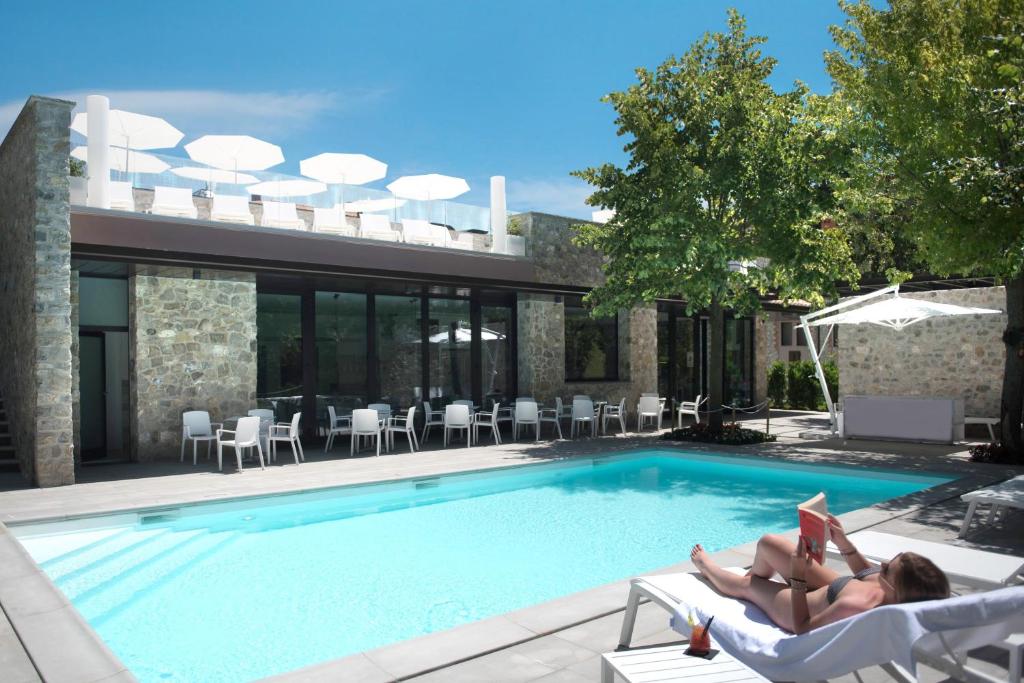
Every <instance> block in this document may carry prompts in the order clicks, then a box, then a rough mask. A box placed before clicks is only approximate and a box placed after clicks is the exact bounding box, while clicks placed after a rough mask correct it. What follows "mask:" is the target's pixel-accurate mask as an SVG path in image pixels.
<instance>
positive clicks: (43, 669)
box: [0, 442, 998, 683]
mask: <svg viewBox="0 0 1024 683" xmlns="http://www.w3.org/2000/svg"><path fill="white" fill-rule="evenodd" d="M637 448H644V449H645V450H690V451H697V452H701V453H709V454H716V453H717V454H719V455H723V456H729V455H732V456H746V457H766V458H767V459H769V460H777V461H783V462H792V455H793V454H787V453H751V452H745V451H744V450H742V449H739V448H736V447H733V448H732V449H730V450H728V451H725V450H723V449H720V448H699V447H698V448H694V445H692V444H676V443H671V442H669V443H655V444H650V445H646V446H638V445H637V444H629V445H626V444H623V447H622V448H621V449H613V450H610V451H604V452H600V453H596V454H588V455H582V454H579V455H566V456H560V457H550V458H537V459H536V460H535V461H533V462H530V461H526V462H523V461H516V462H512V463H500V464H497V465H495V466H493V467H481V468H473V469H469V470H456V471H451V472H444V473H441V474H439V475H437V476H445V475H454V474H466V473H471V472H486V471H496V470H502V469H507V468H515V467H522V466H528V465H530V464H540V463H548V462H558V461H566V460H573V459H580V460H583V459H592V458H594V457H605V456H609V455H622V454H624V453H625V452H626V451H628V450H634V449H637ZM815 456H816V457H814V458H813V462H817V463H818V464H832V465H833V466H842V464H841V463H835V462H832V463H829V462H828V454H827V453H823V454H815ZM912 457H913V456H912ZM915 459H917V458H915ZM808 464H812V463H808ZM947 467H950V463H949V462H940V463H936V469H934V470H931V471H933V472H936V473H938V472H940V471H943V470H944V469H945V468H947ZM882 469H892V470H896V471H901V472H912V470H910V469H908V468H905V467H899V466H897V465H888V466H882ZM972 469H973V468H972ZM946 471H947V472H948V473H949V474H951V476H954V477H955V478H953V479H951V480H950V481H948V482H945V483H943V484H939V485H937V486H933V487H929V488H927V489H924V491H923V492H915V493H911V494H906V495H904V496H900V497H897V498H894V499H890V500H889V501H886V503H889V504H892V503H893V502H894V501H901V500H902V499H904V498H908V497H911V496H919V495H920V494H922V493H924V494H925V495H923V496H922V499H921V500H919V501H917V502H914V503H913V504H910V505H905V506H902V507H896V508H894V509H889V510H886V509H881V508H880V506H881V505H882V503H876V504H874V505H871V506H868V507H866V508H860V509H858V510H853V511H850V512H847V513H844V514H842V515H840V516H839V517H840V519H843V521H844V522H846V521H847V520H851V519H852V521H853V524H849V525H848V526H849V531H850V532H851V533H852V532H854V531H859V530H861V529H864V528H869V527H872V526H875V525H877V524H881V523H882V522H885V521H888V520H890V519H894V518H897V517H901V516H903V515H906V514H909V513H911V512H914V511H917V510H920V509H922V508H924V507H927V506H929V505H933V504H935V503H938V502H941V501H944V500H948V499H950V498H952V497H954V496H957V495H960V494H961V493H964V492H966V491H970V490H974V489H975V488H977V487H979V486H982V485H985V484H987V483H989V482H990V481H992V480H994V479H996V478H998V475H997V474H995V473H994V472H993V473H992V475H991V476H983V475H982V474H980V473H976V472H970V471H968V472H962V474H963V476H956V474H958V473H956V472H953V471H952V470H946ZM419 478H422V475H417V476H413V477H395V478H390V479H377V480H373V481H363V482H355V483H351V484H346V485H337V484H335V485H331V486H323V487H311V488H303V489H296V490H288V491H281V492H278V493H275V494H259V495H250V496H230V495H228V496H224V497H222V498H217V499H204V500H201V501H190V502H185V503H181V504H180V505H179V506H185V505H198V504H202V503H215V502H226V501H240V500H246V499H251V498H262V497H267V496H271V495H273V496H280V495H291V494H296V493H300V492H303V491H322V490H328V489H338V488H346V487H351V486H363V485H367V484H371V483H395V482H399V481H403V480H414V479H419ZM167 507H168V506H167V505H166V504H164V505H152V506H141V507H140V506H136V507H132V508H117V509H112V510H108V511H103V512H93V513H89V514H79V515H52V516H49V517H44V518H30V519H24V520H18V521H17V522H16V523H15V525H21V524H32V523H41V522H46V521H62V520H68V519H75V518H82V517H90V516H100V515H111V514H121V513H138V512H140V511H145V510H147V509H148V510H157V509H166V508H167ZM858 516H859V517H861V518H862V519H858ZM795 531H796V529H793V530H790V531H788V532H785V533H787V534H793V533H795ZM753 546H754V543H746V544H741V545H738V546H733V547H730V548H727V549H724V550H721V551H718V552H716V553H714V554H713V555H712V557H716V558H724V559H725V561H726V562H728V563H730V564H735V563H736V558H737V555H741V556H744V557H745V558H749V559H752V557H753ZM0 558H2V559H5V560H7V562H0V609H2V610H3V611H4V612H5V614H6V615H7V617H8V620H9V621H10V623H11V626H12V627H13V629H14V631H15V633H16V635H17V636H18V638H19V640H20V641H21V644H22V647H23V648H24V649H25V652H26V654H27V655H28V656H29V658H30V660H31V662H32V665H33V666H34V667H35V669H36V671H37V673H39V675H40V677H41V678H42V679H43V680H50V679H54V680H65V677H60V676H57V677H54V676H53V674H52V673H48V672H52V671H57V672H60V671H62V670H66V669H67V668H68V667H69V660H72V659H73V661H74V664H73V666H74V670H75V672H76V674H78V675H76V676H75V677H74V678H73V680H76V681H83V682H88V683H91V682H92V681H100V680H104V681H117V680H124V681H135V680H137V679H136V678H135V676H134V675H133V674H132V673H131V671H130V670H128V668H127V667H126V666H125V665H124V663H123V662H121V660H120V659H119V658H118V657H117V656H116V655H115V654H114V653H113V651H111V650H110V648H109V647H108V646H107V644H106V643H105V642H104V641H103V640H102V638H100V636H99V634H98V633H97V632H96V631H95V630H94V629H93V628H92V626H91V625H90V624H89V623H88V622H87V621H86V620H85V618H84V617H83V616H82V615H81V614H80V613H79V612H78V610H77V609H76V608H75V607H74V606H73V605H72V604H71V603H70V601H68V599H67V598H66V597H65V596H64V594H63V593H62V592H61V591H60V589H58V588H57V587H56V585H54V584H53V582H52V581H51V580H50V578H49V577H48V576H47V575H46V574H45V572H44V571H43V570H42V569H41V568H40V567H39V565H38V564H37V563H36V562H35V561H34V560H33V559H32V558H31V556H30V555H28V552H27V550H25V548H24V546H22V545H21V543H20V542H19V541H18V539H17V538H16V537H15V535H14V534H13V533H11V531H10V529H9V528H8V526H7V524H5V523H4V522H3V521H0ZM686 570H692V565H691V564H690V563H689V562H684V563H681V564H676V565H670V566H668V567H664V568H661V569H656V570H653V571H651V572H647V574H652V575H653V574H664V573H671V572H677V571H686ZM629 581H630V579H623V580H620V581H615V582H612V583H610V584H603V585H601V586H597V587H594V588H591V589H588V590H585V591H579V592H576V593H571V594H569V595H565V596H561V597H559V598H555V599H554V600H549V601H546V602H542V603H539V604H536V605H531V606H528V607H525V608H521V609H519V610H514V611H512V612H507V613H504V614H500V615H495V616H492V617H488V618H486V619H482V620H479V621H475V622H470V623H468V624H463V625H460V626H457V627H455V628H452V629H446V630H444V631H438V632H436V633H431V634H426V635H423V636H419V637H416V638H411V639H406V640H403V641H399V642H397V643H392V644H390V645H386V646H382V647H379V648H374V649H371V650H366V651H363V652H360V653H355V654H352V655H346V656H344V657H341V658H337V659H332V660H327V661H324V662H318V663H315V664H311V665H309V666H306V667H302V668H299V669H295V670H292V671H288V672H284V673H281V674H275V675H272V676H270V677H267V678H265V679H262V680H274V681H298V680H305V679H307V678H308V677H309V676H310V675H311V674H314V673H316V674H323V675H328V676H330V677H335V676H341V675H343V674H344V673H345V672H346V671H351V669H352V667H354V666H359V667H362V668H363V669H365V666H366V665H367V664H369V665H370V666H372V667H373V668H374V669H377V670H379V671H380V672H381V673H382V674H384V677H383V678H381V680H406V679H409V678H412V677H414V676H419V675H423V674H427V673H430V672H432V671H437V670H439V669H443V668H446V667H448V666H452V665H455V664H458V663H461V662H465V661H468V660H472V659H475V658H477V657H481V656H483V655H487V654H490V653H492V652H496V651H499V650H503V649H506V648H509V647H514V646H516V645H519V644H522V643H525V642H529V641H531V640H535V639H537V638H541V637H544V636H547V635H551V634H553V633H557V632H558V631H562V630H565V629H567V628H571V627H573V626H577V625H580V624H583V623H586V622H589V621H592V620H594V619H598V618H601V617H604V616H608V615H611V614H615V613H616V612H621V611H623V610H624V609H625V602H626V591H627V590H628V586H629ZM25 582H30V583H31V585H30V586H29V589H28V590H26V591H24V592H23V593H22V594H21V595H19V596H17V597H15V598H14V599H13V600H12V593H14V592H16V591H12V588H16V587H17V585H20V584H21V583H25ZM23 588H24V587H23ZM615 593H618V594H620V596H621V597H619V598H618V599H617V600H616V601H615V602H614V604H615V605H616V606H615V607H611V604H612V603H611V602H609V601H608V599H609V596H610V595H612V594H615ZM602 594H603V595H602ZM573 602H581V603H586V604H588V605H590V604H591V603H596V604H601V603H602V602H603V603H604V606H603V607H602V608H601V609H600V610H595V609H593V608H591V609H589V610H586V611H584V612H583V613H578V614H577V616H576V617H575V618H572V619H570V620H569V621H564V620H563V621H557V620H556V621H554V622H551V623H549V624H548V625H547V626H546V627H545V628H542V629H532V628H530V627H528V626H526V625H524V624H523V623H522V622H530V621H531V618H532V620H533V621H537V622H545V621H550V618H547V619H545V618H544V617H543V614H544V613H545V612H552V611H559V610H562V609H564V607H565V606H566V605H569V606H571V604H572V603H573ZM20 603H24V604H23V606H22V607H21V608H18V605H19V604H20ZM33 603H34V604H35V605H36V608H35V609H25V605H31V604H33ZM12 605H13V606H14V608H13V609H12ZM39 605H49V608H48V609H43V608H40V607H39ZM538 615H540V618H538ZM40 620H45V621H46V622H47V625H48V627H49V628H47V629H45V630H40V629H39V628H38V627H35V628H34V626H35V624H34V623H33V622H37V621H40ZM55 627H56V628H55ZM496 630H501V631H504V632H505V633H508V634H515V635H514V636H512V637H511V638H510V637H509V636H508V635H506V636H502V637H494V636H493V635H492V636H488V635H487V632H488V631H491V632H494V631H496ZM55 632H57V633H60V635H61V636H62V638H60V639H55V638H53V635H54V633H55ZM470 638H475V639H477V640H481V641H484V642H486V645H484V646H483V647H477V648H472V647H467V644H466V643H467V640H468V639H470ZM428 641H429V646H428V647H424V646H425V644H427V643H428ZM417 649H418V650H424V649H429V651H430V654H431V657H426V658H423V657H420V662H419V663H418V664H414V665H412V666H410V665H408V662H409V659H410V657H409V656H408V652H407V651H408V650H417ZM445 650H450V651H455V652H458V655H457V656H454V657H453V656H452V655H445V654H443V653H444V651H445ZM69 651H70V652H74V653H75V654H78V655H83V656H82V657H78V658H72V657H71V656H70V655H69ZM403 653H404V656H403ZM437 655H440V656H437ZM424 660H425V661H424ZM396 661H397V662H401V663H403V664H405V665H406V670H404V671H403V670H402V669H401V668H398V669H397V670H395V669H396V663H395V662H396ZM94 672H95V675H94ZM83 674H84V675H83Z"/></svg>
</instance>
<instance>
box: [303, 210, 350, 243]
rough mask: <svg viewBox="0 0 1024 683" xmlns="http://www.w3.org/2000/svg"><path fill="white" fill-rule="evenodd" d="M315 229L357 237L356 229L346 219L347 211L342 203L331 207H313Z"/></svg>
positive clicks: (316, 230)
mask: <svg viewBox="0 0 1024 683" xmlns="http://www.w3.org/2000/svg"><path fill="white" fill-rule="evenodd" d="M313 230H314V231H315V232H329V233H332V234H335V235H345V236H347V237H355V236H356V229H355V228H354V227H353V226H351V225H349V224H348V221H347V220H345V211H344V209H342V208H341V205H340V204H335V205H334V206H332V207H330V208H321V207H319V206H314V207H313Z"/></svg>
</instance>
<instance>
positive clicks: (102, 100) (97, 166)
mask: <svg viewBox="0 0 1024 683" xmlns="http://www.w3.org/2000/svg"><path fill="white" fill-rule="evenodd" d="M85 111H86V114H88V115H89V120H88V124H87V130H88V134H87V137H88V139H89V146H88V164H89V169H88V171H89V181H88V188H89V194H88V198H87V200H86V204H87V205H88V206H95V207H97V208H100V209H109V208H110V126H109V123H108V120H109V118H110V100H108V99H107V98H106V97H104V96H103V95H89V96H88V97H86V98H85Z"/></svg>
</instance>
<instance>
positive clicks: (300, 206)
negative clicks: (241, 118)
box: [71, 151, 521, 255]
mask: <svg viewBox="0 0 1024 683" xmlns="http://www.w3.org/2000/svg"><path fill="white" fill-rule="evenodd" d="M112 153H114V152H113V151H112ZM146 155H148V157H152V159H147V160H146V162H147V163H149V164H151V165H152V164H153V163H154V162H153V159H155V160H158V161H159V162H162V163H163V164H166V165H167V167H168V168H167V169H166V170H162V171H160V172H146V171H144V170H138V171H137V170H132V169H131V165H130V164H129V166H128V169H129V170H128V171H121V170H116V169H112V170H111V180H112V181H115V182H121V183H125V182H127V183H131V186H132V188H133V201H132V202H131V207H130V208H129V206H126V205H124V203H122V205H119V206H116V207H114V208H119V209H122V210H133V211H138V212H149V211H150V210H151V207H152V204H153V201H152V196H153V191H154V190H155V189H156V188H157V187H170V188H187V189H188V190H189V191H190V193H191V194H192V197H193V204H194V205H195V207H196V210H197V217H198V218H200V219H214V217H213V216H211V213H210V208H209V207H210V198H211V197H212V196H214V195H229V196H244V197H247V198H249V200H250V201H251V202H253V203H254V206H253V219H254V220H253V224H254V225H257V226H261V225H263V220H262V210H261V209H260V204H262V202H263V201H264V200H271V201H276V202H288V203H293V204H295V205H296V208H297V214H298V216H299V218H300V219H301V220H302V222H303V223H304V224H305V229H306V230H313V229H314V221H313V209H315V208H322V209H329V208H332V207H336V206H339V205H342V204H343V205H344V206H345V209H346V212H345V221H346V224H347V226H348V227H350V228H351V230H352V234H350V235H349V236H353V237H360V236H362V232H361V231H360V223H361V220H360V218H361V215H362V214H375V215H383V216H387V217H388V219H389V220H390V222H391V223H392V227H393V229H394V230H395V232H396V233H397V235H398V237H397V239H396V240H395V241H403V239H404V236H403V230H402V221H403V219H419V220H424V221H427V222H430V223H433V224H436V225H440V226H446V227H447V228H448V229H449V235H450V238H446V239H444V240H443V241H440V242H438V243H437V244H435V245H434V246H439V247H454V248H461V249H472V250H474V251H490V237H489V236H490V225H491V220H490V208H488V207H481V206H473V205H470V204H464V203H461V202H455V201H450V200H449V201H446V200H432V201H423V200H414V199H403V198H399V197H396V196H395V195H394V194H392V193H391V192H389V191H387V190H382V189H377V188H371V187H363V186H360V185H345V184H327V185H326V190H324V191H322V192H314V193H312V194H292V195H287V196H285V195H283V194H282V191H284V190H286V189H287V188H288V185H291V184H293V183H294V182H295V181H304V182H306V183H313V182H315V181H312V180H310V179H308V178H302V177H299V176H294V175H289V174H285V173H278V172H274V171H239V172H238V173H237V175H236V174H234V173H233V172H230V171H228V172H225V171H222V170H217V169H212V168H209V167H206V166H204V165H203V164H200V163H198V162H195V161H193V160H191V159H186V158H182V157H175V156H170V155H165V154H159V153H153V152H146ZM127 161H131V160H130V159H128V160H127ZM123 163H124V162H121V163H120V164H119V165H123ZM183 168H193V169H195V168H199V169H207V170H209V171H210V173H211V174H212V175H213V178H214V179H213V180H210V179H206V180H200V179H195V178H189V177H184V176H182V175H179V174H178V173H175V172H174V169H183ZM86 174H88V168H87V167H86ZM225 174H226V175H225ZM218 177H219V178H218ZM227 177H230V181H229V182H225V181H224V180H223V178H227ZM236 180H237V181H245V182H235V181H236ZM257 183H269V184H271V186H272V188H273V189H272V190H271V193H270V194H268V193H266V192H264V193H263V194H256V193H253V192H251V191H250V190H249V188H250V187H251V186H253V185H255V184H257ZM76 185H77V187H76ZM273 186H277V187H273ZM85 192H86V189H85V183H82V182H79V183H76V184H73V187H72V197H71V203H72V204H77V205H82V206H84V205H87V204H88V202H87V197H86V195H85ZM275 195H281V196H275ZM112 206H113V205H112ZM264 227H266V226H264ZM292 229H295V228H292ZM298 229H302V228H298ZM467 233H468V234H467ZM368 238H370V237H368ZM510 253H518V255H521V250H519V249H515V248H514V249H513V251H511V252H510Z"/></svg>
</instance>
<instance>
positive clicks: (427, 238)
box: [402, 218, 443, 247]
mask: <svg viewBox="0 0 1024 683" xmlns="http://www.w3.org/2000/svg"><path fill="white" fill-rule="evenodd" d="M435 227H436V226H434V225H431V224H430V221H425V220H423V219H422V218H403V219H402V241H403V242H405V243H406V244H425V245H428V246H432V247H436V246H440V245H438V243H437V235H436V234H435V231H434V228H435ZM442 244H443V242H442Z"/></svg>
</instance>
